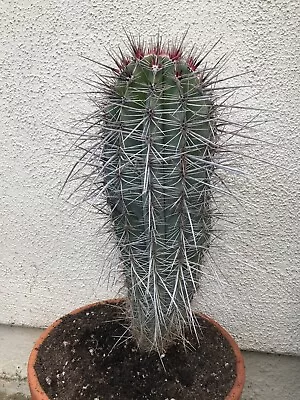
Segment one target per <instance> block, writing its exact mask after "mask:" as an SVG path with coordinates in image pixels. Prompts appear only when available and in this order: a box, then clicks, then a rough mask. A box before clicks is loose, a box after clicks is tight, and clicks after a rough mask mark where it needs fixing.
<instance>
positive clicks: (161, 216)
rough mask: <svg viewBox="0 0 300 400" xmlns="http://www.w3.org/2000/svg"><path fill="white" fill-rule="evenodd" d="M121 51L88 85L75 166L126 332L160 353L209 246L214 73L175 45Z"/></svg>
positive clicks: (186, 319)
mask: <svg viewBox="0 0 300 400" xmlns="http://www.w3.org/2000/svg"><path fill="white" fill-rule="evenodd" d="M129 43H130V46H129V47H130V54H129V55H128V56H125V55H124V54H123V53H122V52H120V55H118V56H115V55H113V59H114V61H115V66H114V67H106V68H107V69H108V70H109V72H110V74H109V76H108V77H105V76H102V77H100V86H99V85H98V83H95V85H96V89H95V98H96V100H95V103H96V106H97V109H96V113H95V114H93V116H92V118H93V119H94V123H93V127H94V128H96V131H95V132H93V133H92V134H90V136H89V137H88V139H86V137H85V138H84V140H88V142H89V143H90V145H89V147H88V148H87V149H86V153H85V154H84V156H83V157H82V160H81V162H83V163H84V165H89V166H90V167H91V169H92V172H91V174H90V175H89V176H88V178H89V179H90V180H92V181H93V183H94V186H93V189H92V193H93V196H96V197H97V196H100V195H102V194H105V197H106V200H107V205H108V208H109V210H110V211H109V214H110V220H111V222H112V227H113V230H114V232H115V237H116V239H117V244H118V247H119V249H120V255H121V259H122V265H123V271H124V275H125V281H126V286H127V289H128V299H129V304H130V313H131V315H130V316H131V332H132V334H133V336H134V338H135V339H136V341H137V343H138V344H139V346H140V347H141V349H144V350H146V351H150V350H156V351H158V352H160V353H161V352H163V351H164V350H165V349H166V348H167V347H168V346H169V344H170V343H172V341H173V340H174V339H175V338H177V337H180V336H181V335H182V334H183V332H184V329H185V327H186V326H187V325H188V324H191V323H192V321H193V317H192V311H191V305H190V303H191V300H192V298H193V296H194V294H195V291H196V289H197V286H198V282H199V277H200V275H201V264H202V260H203V256H204V254H205V252H206V250H207V249H208V246H209V239H210V234H211V230H212V226H211V217H212V208H211V197H212V188H213V183H212V178H213V175H214V170H215V165H216V163H215V161H214V155H215V152H216V150H217V139H218V129H217V123H216V109H217V106H216V101H215V95H214V91H213V81H214V80H215V75H214V74H215V71H214V70H211V69H208V68H207V67H206V66H205V64H204V62H203V61H201V59H200V57H196V56H195V55H194V52H193V51H191V52H190V53H189V54H186V55H185V53H184V52H183V48H182V43H179V44H174V45H169V44H163V43H162V41H161V38H160V37H158V39H157V41H156V42H151V43H150V44H149V46H146V45H145V44H144V43H141V42H135V41H134V40H133V39H132V38H130V37H129ZM99 96H100V97H101V96H102V98H101V101H98V99H99V98H100V97H99Z"/></svg>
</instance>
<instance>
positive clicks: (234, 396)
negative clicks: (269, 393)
mask: <svg viewBox="0 0 300 400" xmlns="http://www.w3.org/2000/svg"><path fill="white" fill-rule="evenodd" d="M121 301H123V299H113V300H106V301H102V302H98V303H94V304H90V305H87V306H84V307H81V308H78V309H76V310H74V311H72V312H71V313H70V314H77V313H79V312H80V311H84V310H87V309H89V308H90V307H93V306H95V305H98V304H99V305H100V304H107V303H109V304H118V303H120V302H121ZM196 315H199V316H201V318H203V319H205V320H207V321H209V322H210V323H211V324H213V325H214V326H215V327H216V328H217V329H218V330H219V331H220V332H221V334H222V335H223V336H224V337H225V339H226V340H227V342H228V343H229V344H230V346H231V348H232V350H233V352H234V354H235V357H236V379H235V382H234V385H233V387H232V389H231V391H230V393H229V394H228V395H227V396H226V398H225V399H224V400H239V399H240V398H241V395H242V391H243V387H244V383H245V367H244V360H243V356H242V353H241V351H240V349H239V348H238V345H237V344H236V342H235V341H234V339H233V338H232V337H231V335H230V334H229V333H228V332H227V331H226V330H225V329H224V328H223V327H222V326H221V325H219V324H218V323H217V322H215V321H214V320H212V319H211V318H209V317H208V316H206V315H204V314H198V313H196ZM60 322H61V319H58V320H56V321H55V322H54V323H53V324H52V325H50V326H49V327H48V328H47V329H46V330H45V331H44V332H43V333H42V334H41V336H40V337H39V338H38V340H37V341H36V343H35V345H34V348H33V350H32V351H31V354H30V357H29V361H28V368H27V377H28V384H29V389H30V393H31V399H32V400H49V397H48V396H47V395H46V393H45V392H44V390H43V389H42V387H41V385H40V383H39V380H38V377H37V374H36V372H35V368H34V366H35V362H36V359H37V356H38V351H39V347H40V346H41V344H42V343H43V341H44V340H45V339H46V337H47V336H48V335H49V333H50V332H51V331H52V330H53V329H54V328H55V327H56V326H57V325H58V324H60Z"/></svg>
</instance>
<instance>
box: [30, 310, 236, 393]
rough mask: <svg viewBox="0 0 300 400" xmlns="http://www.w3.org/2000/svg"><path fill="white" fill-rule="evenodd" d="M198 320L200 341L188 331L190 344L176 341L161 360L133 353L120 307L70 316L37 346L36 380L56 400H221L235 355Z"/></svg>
mask: <svg viewBox="0 0 300 400" xmlns="http://www.w3.org/2000/svg"><path fill="white" fill-rule="evenodd" d="M197 318H198V322H199V323H200V326H201V333H200V334H199V340H198V341H197V340H196V338H195V336H194V335H193V334H192V333H191V332H189V331H187V333H186V338H187V340H188V341H189V343H190V344H189V345H188V346H183V344H182V343H175V344H174V345H173V346H172V347H170V348H169V349H168V351H167V352H166V354H165V355H163V356H161V357H159V355H158V354H156V353H150V354H145V353H141V352H140V351H139V350H138V349H137V347H136V346H135V343H134V341H133V340H132V339H131V337H130V334H129V332H128V329H127V325H128V324H127V321H126V318H125V313H124V310H123V309H122V307H120V306H116V305H109V304H106V305H103V304H102V305H101V306H99V305H98V306H94V307H93V308H91V309H89V310H88V311H87V310H85V311H82V312H80V313H79V314H76V315H68V316H66V317H64V318H63V321H62V322H61V323H60V324H59V325H58V326H57V327H56V328H55V329H54V330H53V331H52V333H51V334H50V335H49V336H48V337H47V339H46V340H45V341H44V343H43V344H42V346H41V347H40V351H39V356H38V359H37V363H36V367H35V368H36V372H37V374H38V377H39V381H40V383H41V385H42V387H43V388H44V390H45V392H46V393H47V394H48V396H49V398H50V399H59V400H79V399H83V400H108V399H122V400H141V399H144V400H148V399H155V400H197V399H201V400H224V398H225V397H226V394H228V392H229V391H230V389H231V387H232V385H233V382H234V379H235V376H236V375H235V357H234V354H233V352H232V350H231V348H230V347H229V345H228V344H227V342H226V341H225V339H224V338H223V336H222V335H221V334H220V333H219V332H218V331H217V329H216V328H215V327H214V326H213V325H211V324H209V323H208V322H206V321H205V320H202V319H200V320H199V317H197ZM193 348H194V349H193Z"/></svg>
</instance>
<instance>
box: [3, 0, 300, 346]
mask: <svg viewBox="0 0 300 400" xmlns="http://www.w3.org/2000/svg"><path fill="white" fill-rule="evenodd" d="M0 13H1V18H0V63H1V74H0V91H1V96H0V141H1V147H0V152H1V156H0V230H1V235H0V323H8V324H10V323H14V324H25V325H29V326H44V325H46V324H48V323H49V322H50V321H51V320H53V319H55V318H56V317H58V316H60V315H61V314H62V313H64V312H66V311H68V310H70V309H72V308H74V307H77V306H79V305H82V304H84V303H87V302H91V301H94V300H96V299H101V298H103V297H108V296H114V295H115V294H116V293H117V290H118V289H119V287H120V285H119V284H118V283H116V284H113V285H112V286H110V287H107V286H106V284H103V283H102V281H100V282H99V278H101V276H103V275H107V273H108V272H109V271H107V270H105V268H104V272H103V273H102V272H101V271H103V266H104V264H105V263H104V261H105V259H106V257H107V248H106V247H104V246H103V240H104V237H103V235H101V234H100V235H99V234H98V232H97V229H98V226H99V225H100V220H99V218H98V217H95V216H93V215H91V214H89V213H86V212H85V211H84V210H77V211H76V212H75V213H74V209H73V208H72V207H71V205H70V204H69V203H67V202H66V201H65V200H64V199H63V198H59V197H58V192H59V188H60V187H61V184H62V181H63V179H64V178H65V176H66V174H67V172H68V170H69V167H70V160H68V159H66V158H64V157H62V155H61V153H62V152H63V151H65V150H66V149H67V148H68V147H69V146H70V138H69V137H68V135H66V134H64V133H61V132H58V131H55V130H54V129H52V128H50V127H49V126H54V127H58V128H61V129H69V127H70V125H71V120H72V119H76V118H78V116H80V115H82V114H84V113H85V112H87V111H88V110H89V104H88V103H87V101H86V100H85V96H84V95H83V94H82V93H83V91H84V90H86V86H85V84H84V83H83V82H81V81H80V80H79V78H85V77H92V73H91V69H93V68H94V67H95V66H94V65H90V64H89V63H88V62H87V61H86V60H84V59H82V58H80V57H79V55H80V54H83V55H85V56H90V57H91V58H95V59H100V60H101V61H103V62H108V57H107V55H106V54H105V50H104V48H105V47H109V48H114V47H116V46H117V45H119V44H120V43H121V42H122V39H123V38H124V36H125V35H124V29H125V30H126V29H130V31H131V32H133V33H135V32H140V33H141V35H142V36H146V37H147V36H148V35H150V34H155V33H156V32H157V30H158V29H160V31H161V33H162V34H163V35H164V36H166V37H167V38H171V37H172V36H174V35H176V34H177V33H178V32H179V33H180V32H182V31H184V30H185V29H186V28H187V27H188V26H189V27H190V29H189V32H188V34H187V40H186V41H187V42H188V43H189V42H190V43H196V44H197V45H198V46H199V47H200V48H201V46H202V43H203V42H205V43H206V42H213V41H215V40H216V39H217V38H220V37H221V41H220V44H219V45H218V47H217V48H216V50H215V51H214V53H213V54H212V55H211V56H210V58H211V59H212V60H213V59H214V58H215V57H217V56H219V55H220V54H223V53H224V52H227V51H234V52H233V55H232V58H231V61H230V63H229V64H228V68H227V73H228V74H235V73H241V72H244V71H251V70H253V72H251V73H250V74H249V75H248V76H246V77H240V78H237V81H236V82H237V83H245V84H247V85H248V84H250V85H252V86H254V85H255V86H257V88H258V89H243V90H242V91H241V94H240V96H241V97H245V96H247V95H250V94H253V93H255V94H256V93H257V90H259V93H258V94H256V95H254V96H253V97H252V98H251V99H250V100H249V101H248V104H250V105H252V106H253V107H258V108H259V107H263V108H266V109H272V110H275V112H274V113H273V114H272V116H271V117H272V121H270V122H269V123H268V124H267V125H262V126H261V127H259V128H258V130H257V131H256V132H253V135H254V136H256V137H257V138H261V139H264V140H266V141H270V142H272V143H274V145H273V146H272V145H266V144H260V145H257V146H255V147H247V148H245V149H244V150H243V152H244V153H247V154H248V155H250V156H251V157H252V156H253V157H256V158H260V159H264V160H265V161H266V162H269V163H274V164H275V165H278V167H275V166H272V165H269V164H262V163H260V162H257V161H255V160H253V159H245V160H244V161H245V162H244V169H246V170H247V171H248V176H247V177H246V178H241V177H230V178H228V182H229V183H230V185H231V187H232V190H233V191H234V192H235V193H238V195H239V199H240V201H241V204H242V205H241V206H240V205H238V203H233V202H229V201H227V200H226V201H224V202H223V205H222V203H221V207H222V208H223V210H224V211H225V212H226V211H228V212H233V213H234V218H233V219H234V221H235V222H236V224H235V225H230V224H229V223H226V222H224V223H223V225H222V226H221V227H222V228H224V230H225V233H224V234H223V236H222V240H221V241H220V242H216V243H215V247H214V248H213V249H212V252H211V258H210V260H208V263H207V265H206V267H205V270H204V272H205V276H204V279H203V284H202V287H201V293H200V294H199V296H198V297H197V300H196V302H195V303H196V304H195V306H196V307H197V308H198V309H200V310H203V311H206V312H207V313H209V314H211V315H213V316H214V317H216V318H217V319H218V320H219V321H221V322H222V323H223V324H224V325H225V326H226V327H227V328H228V329H229V330H230V331H231V332H232V333H233V334H235V336H236V337H237V339H238V341H239V343H240V344H241V346H242V347H243V348H246V349H257V350H263V351H276V352H282V353H290V354H300V335H299V322H300V321H299V315H300V312H299V311H300V305H299V304H300V291H299V284H300V276H299V266H300V265H299V264H300V262H299V261H300V255H299V253H300V252H299V239H298V237H299V233H300V223H299V214H300V213H299V189H300V185H299V172H300V171H299V165H298V162H299V153H300V150H299V147H300V146H299V144H300V142H299V132H298V127H299V124H300V120H299V119H300V117H299V109H300V101H299V84H300V82H299V62H300V61H299V43H300V38H299V31H298V30H297V26H298V25H299V15H300V7H299V2H298V1H297V0H290V1H288V0H272V1H271V0H269V1H260V0H253V1H251V2H245V1H238V0H223V1H217V0H211V1H210V0H203V1H199V0H193V1H190V0H180V1H177V0H174V1H167V0H159V1H158V0H154V1H151V2H147V1H138V0H135V1H134V0H133V1H130V2H129V1H127V0H126V1H124V2H120V1H119V0H109V1H108V0H105V1H104V0H102V1H92V0H78V1H76V2H73V1H71V0H61V1H55V0H48V1H45V0H35V1H30V0H27V1H23V2H19V1H5V0H3V1H1V0H0ZM123 28H124V29H123ZM74 93H75V94H74ZM265 115H266V116H267V117H270V113H266V114H265ZM112 275H114V273H112Z"/></svg>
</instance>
